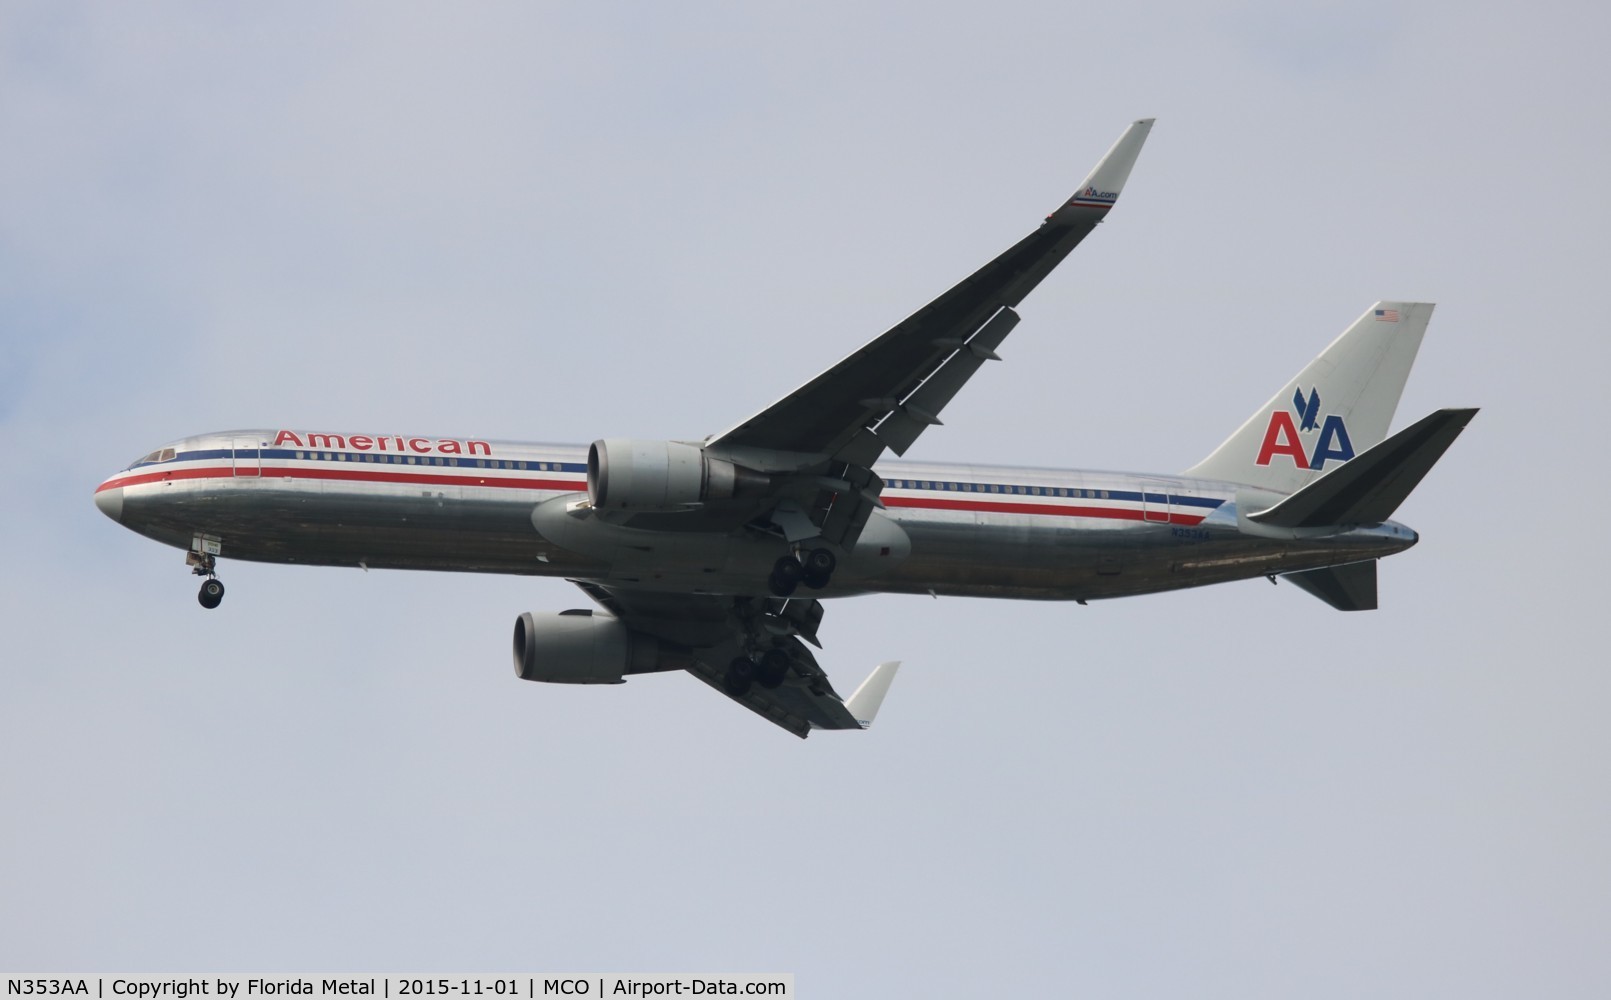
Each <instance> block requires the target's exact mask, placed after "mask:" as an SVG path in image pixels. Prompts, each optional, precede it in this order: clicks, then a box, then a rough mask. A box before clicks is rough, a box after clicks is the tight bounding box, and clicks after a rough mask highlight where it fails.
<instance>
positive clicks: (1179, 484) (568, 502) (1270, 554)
mask: <svg viewBox="0 0 1611 1000" xmlns="http://www.w3.org/2000/svg"><path fill="white" fill-rule="evenodd" d="M281 433H282V432H275V431H256V430H248V431H236V432H228V433H222V434H211V435H203V436H198V437H192V438H186V439H184V440H182V441H176V442H174V443H172V444H170V445H168V446H166V447H165V448H163V449H158V451H157V452H153V454H152V456H148V459H150V458H153V457H155V458H156V460H154V461H148V460H142V461H140V462H136V463H135V464H134V465H132V466H130V467H129V468H128V469H126V470H124V471H122V472H120V473H118V474H117V475H114V476H112V477H110V478H109V479H107V480H106V481H105V482H104V483H102V484H101V486H100V488H99V489H98V491H97V493H96V503H97V505H98V506H99V507H100V508H101V509H102V510H103V511H104V512H106V513H107V514H108V515H109V516H111V517H113V518H114V519H116V520H118V521H119V522H120V523H122V524H124V525H125V526H127V527H128V528H130V529H132V530H134V531H137V532H139V533H140V534H143V535H146V536H147V537H150V538H153V539H156V540H157V541H160V542H163V543H165V544H168V545H173V546H176V547H178V548H181V549H186V550H192V549H198V550H199V549H200V548H202V547H203V546H205V547H206V548H207V551H211V552H214V553H215V554H216V555H218V556H219V557H220V558H223V559H246V560H252V561H258V562H277V563H298V564H307V565H321V566H362V567H368V568H375V569H423V570H450V571H458V572H481V573H515V574H524V575H531V576H557V577H564V578H567V579H575V580H584V581H592V582H597V583H602V584H606V585H622V586H631V587H635V588H639V589H648V590H665V591H668V592H678V593H706V594H733V595H750V594H753V595H761V594H765V593H766V578H767V573H768V571H769V568H770V567H771V565H772V563H773V562H774V561H775V560H776V558H777V556H778V554H779V552H780V551H782V550H783V548H784V543H783V542H782V540H780V539H779V538H777V537H775V536H772V535H768V534H765V533H762V532H756V531H751V530H747V529H741V530H737V531H734V530H732V529H731V528H726V529H724V530H720V531H702V530H700V529H699V521H698V519H699V517H700V512H699V511H679V512H676V513H668V514H662V515H658V520H653V519H651V520H652V523H651V527H650V528H649V529H641V530H640V529H637V528H633V527H619V526H614V525H609V524H595V523H594V522H593V519H590V518H589V517H587V516H586V515H587V514H588V513H589V511H588V510H587V507H588V505H587V503H586V497H587V494H586V488H587V486H586V464H585V463H586V460H587V454H586V449H585V448H583V447H576V446H566V445H549V444H529V443H515V442H502V441H491V442H489V441H478V440H466V439H452V438H420V437H397V436H385V437H380V436H366V435H334V434H332V435H319V436H318V440H316V441H313V440H308V441H301V444H302V446H301V447H298V446H297V444H296V443H295V442H290V441H283V442H282V443H276V438H277V437H279V436H280V435H281ZM299 440H300V439H299ZM314 444H318V445H319V447H313V446H312V445H314ZM170 452H171V456H172V457H168V455H169V453H170ZM878 473H879V474H880V475H881V476H882V477H883V478H884V481H885V484H886V485H885V488H884V490H883V494H882V499H883V502H884V504H885V507H884V509H883V510H882V511H880V512H878V513H877V514H875V515H874V520H873V522H872V523H870V524H869V526H868V528H867V529H866V530H865V531H864V532H863V534H862V537H861V539H860V540H859V541H858V543H857V544H856V546H855V548H854V550H853V551H851V552H849V553H846V555H845V557H842V560H841V566H840V570H839V572H837V573H835V575H834V578H833V582H832V583H831V584H830V585H829V586H828V587H827V588H826V589H825V590H823V591H821V592H819V593H818V594H814V595H813V596H842V595H846V594H853V593H868V592H894V593H934V594H947V595H959V596H978V597H1010V598H1032V599H1045V600H1092V599H1098V598H1106V597H1120V596H1125V595H1130V594H1141V593H1151V592H1156V591H1163V590H1174V589H1179V588H1183V587H1194V586H1201V585H1205V584H1210V583H1219V582H1223V581H1227V580H1237V579H1245V578H1250V577H1257V576H1265V575H1273V574H1277V573H1291V572H1297V571H1301V570H1307V569H1315V568H1319V567H1322V566H1331V565H1339V564H1344V563H1350V562H1358V561H1361V560H1366V559H1375V558H1379V557H1381V556H1385V555H1389V554H1391V553H1394V552H1398V551H1401V550H1403V549H1406V548H1408V547H1409V546H1411V545H1413V544H1414V543H1415V541H1416V536H1415V533H1414V532H1413V531H1411V530H1410V529H1409V528H1407V527H1405V526H1403V525H1401V524H1397V523H1395V522H1388V523H1386V524H1381V525H1370V526H1361V527H1356V528H1352V529H1350V530H1344V531H1334V532H1331V533H1327V534H1321V535H1316V536H1313V537H1299V538H1280V537H1267V533H1255V530H1256V529H1252V530H1250V529H1251V527H1252V526H1250V525H1249V523H1248V522H1247V521H1246V519H1245V517H1239V516H1238V511H1237V504H1236V497H1237V493H1238V490H1239V487H1238V486H1237V485H1236V484H1232V483H1223V482H1209V481H1203V480H1193V479H1184V478H1181V477H1179V476H1146V475H1131V474H1125V473H1110V472H1089V471H1060V470H1048V469H1030V468H1007V467H999V466H984V465H924V464H917V463H909V462H890V463H881V464H880V465H879V467H878ZM665 529H673V530H665Z"/></svg>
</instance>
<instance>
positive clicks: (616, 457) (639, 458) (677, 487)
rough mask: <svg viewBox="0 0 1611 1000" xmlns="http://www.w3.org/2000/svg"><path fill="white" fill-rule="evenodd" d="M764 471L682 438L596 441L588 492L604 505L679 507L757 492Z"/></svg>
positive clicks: (656, 508)
mask: <svg viewBox="0 0 1611 1000" xmlns="http://www.w3.org/2000/svg"><path fill="white" fill-rule="evenodd" d="M767 482H768V479H767V477H766V475H765V474H764V473H760V472H756V471H755V470H753V469H746V468H744V467H743V466H741V465H734V464H733V463H732V462H728V461H724V460H723V459H720V458H712V457H710V456H709V455H706V454H705V452H704V449H702V448H700V447H699V446H698V445H692V444H683V443H682V442H680V441H630V440H625V439H621V438H612V439H608V440H601V441H594V442H593V444H592V446H591V447H589V448H588V449H587V495H588V498H589V499H590V500H592V501H593V506H594V507H596V508H599V509H600V510H641V511H675V510H682V509H684V508H687V507H690V506H694V505H698V504H701V503H704V502H705V501H707V500H726V499H729V498H731V497H735V496H738V495H740V494H748V493H756V492H759V491H760V490H761V489H763V488H764V487H765V486H766V485H767Z"/></svg>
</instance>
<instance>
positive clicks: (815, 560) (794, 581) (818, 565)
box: [766, 549, 839, 597]
mask: <svg viewBox="0 0 1611 1000" xmlns="http://www.w3.org/2000/svg"><path fill="white" fill-rule="evenodd" d="M838 565H839V560H838V559H837V558H835V556H834V554H833V553H832V552H830V551H828V550H827V549H810V550H809V551H806V552H803V553H800V554H799V555H795V554H793V553H791V554H789V555H786V556H783V557H781V558H779V559H778V561H777V562H776V563H774V564H773V566H772V575H771V576H769V577H767V579H766V585H767V587H768V588H770V589H771V591H772V593H773V594H775V595H777V596H778V597H788V596H789V595H790V594H792V593H794V591H795V588H796V587H798V586H799V585H800V584H802V583H803V584H805V585H806V586H807V587H810V588H811V589H812V590H821V589H822V588H823V587H826V586H827V585H828V581H829V580H830V579H831V578H832V577H833V571H834V567H836V566H838Z"/></svg>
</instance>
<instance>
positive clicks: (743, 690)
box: [722, 648, 793, 698]
mask: <svg viewBox="0 0 1611 1000" xmlns="http://www.w3.org/2000/svg"><path fill="white" fill-rule="evenodd" d="M792 665H793V661H791V660H790V659H789V654H788V653H785V652H784V651H783V650H781V649H775V648H774V649H769V650H767V651H766V652H765V653H762V654H761V657H760V659H758V660H752V659H750V658H749V657H747V656H740V657H738V658H737V659H735V660H733V662H732V663H729V664H728V665H727V673H725V674H723V675H722V690H724V691H726V692H727V693H728V694H730V695H732V696H733V697H734V698H742V697H744V696H745V695H746V694H749V691H750V686H751V685H753V684H759V685H761V687H764V688H766V689H767V690H768V691H770V690H772V689H773V688H776V687H777V686H778V685H780V684H782V683H783V679H784V678H786V677H788V676H789V668H790V667H791V666H792Z"/></svg>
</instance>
